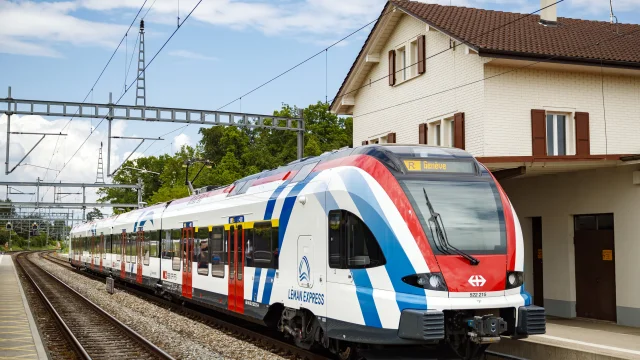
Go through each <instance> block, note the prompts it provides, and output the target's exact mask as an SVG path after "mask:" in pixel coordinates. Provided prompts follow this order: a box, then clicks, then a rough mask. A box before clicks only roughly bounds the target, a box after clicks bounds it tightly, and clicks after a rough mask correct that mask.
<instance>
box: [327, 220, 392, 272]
mask: <svg viewBox="0 0 640 360" xmlns="http://www.w3.org/2000/svg"><path fill="white" fill-rule="evenodd" d="M384 264H386V259H385V257H384V254H383V253H382V249H380V245H379V244H378V241H377V240H376V238H375V236H374V235H373V233H371V230H369V228H368V227H367V225H366V224H365V223H364V222H363V221H362V220H361V219H360V218H359V217H357V216H356V215H355V214H352V213H350V212H348V211H345V210H332V211H330V212H329V267H331V268H339V269H363V268H371V267H376V266H381V265H384Z"/></svg>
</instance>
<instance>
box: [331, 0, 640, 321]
mask: <svg viewBox="0 0 640 360" xmlns="http://www.w3.org/2000/svg"><path fill="white" fill-rule="evenodd" d="M553 3H554V1H553V0H542V2H541V4H540V5H541V6H540V8H545V9H544V10H542V11H541V12H539V13H536V14H533V15H529V16H527V15H526V14H516V13H508V12H499V11H488V10H482V9H473V8H465V7H456V6H440V5H435V4H426V3H421V2H416V1H406V0H390V1H389V2H388V3H387V4H386V5H385V6H384V8H383V9H382V12H381V15H380V17H379V19H378V21H377V23H376V24H375V26H374V28H373V29H372V31H371V33H370V34H369V36H368V38H367V40H366V42H365V44H364V46H363V47H362V49H361V51H360V53H359V55H358V57H357V58H356V60H355V62H354V64H353V66H352V67H351V69H350V71H349V73H348V75H347V77H346V78H345V79H344V82H343V84H342V86H341V88H340V90H339V92H338V94H337V97H336V98H335V100H334V101H333V103H332V105H331V110H332V111H333V112H335V113H337V114H343V115H351V116H353V118H354V122H353V138H354V145H360V144H371V143H404V144H418V143H420V144H429V145H438V146H455V147H459V148H463V149H465V150H467V151H469V152H470V153H471V154H473V155H474V156H475V157H477V158H478V159H479V161H481V162H482V163H483V164H484V165H485V166H486V167H487V168H489V169H490V170H491V171H492V172H493V173H494V175H495V176H496V178H497V179H498V180H499V181H500V182H501V184H502V185H503V187H504V188H505V190H506V192H507V193H508V195H509V197H510V199H511V201H512V203H513V205H514V207H515V209H516V212H517V213H518V216H519V219H520V223H521V224H522V227H523V232H524V237H525V252H526V253H525V256H526V257H525V259H526V260H525V272H526V277H525V278H526V288H527V290H528V291H529V292H530V293H531V294H532V295H533V298H534V303H535V304H538V305H542V306H544V307H545V308H546V311H547V314H548V315H554V316H559V317H565V318H575V317H579V318H590V319H600V320H606V321H611V322H616V323H618V324H621V325H628V326H635V327H640V156H639V155H638V154H640V26H638V25H634V24H615V23H614V24H612V23H609V22H598V21H587V20H580V19H571V18H563V17H557V9H556V7H557V6H556V5H552V4H553Z"/></svg>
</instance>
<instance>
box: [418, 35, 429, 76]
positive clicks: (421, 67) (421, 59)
mask: <svg viewBox="0 0 640 360" xmlns="http://www.w3.org/2000/svg"><path fill="white" fill-rule="evenodd" d="M425 45H426V36H424V35H420V36H418V74H424V73H425V71H426V70H427V63H426V58H427V51H426V47H425Z"/></svg>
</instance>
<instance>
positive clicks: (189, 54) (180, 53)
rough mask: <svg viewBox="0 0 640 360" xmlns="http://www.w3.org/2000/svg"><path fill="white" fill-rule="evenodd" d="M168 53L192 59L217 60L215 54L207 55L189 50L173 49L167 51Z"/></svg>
mask: <svg viewBox="0 0 640 360" xmlns="http://www.w3.org/2000/svg"><path fill="white" fill-rule="evenodd" d="M169 55H171V56H176V57H181V58H185V59H193V60H209V61H215V60H218V58H217V57H215V56H207V55H203V54H200V53H197V52H193V51H189V50H173V51H170V52H169Z"/></svg>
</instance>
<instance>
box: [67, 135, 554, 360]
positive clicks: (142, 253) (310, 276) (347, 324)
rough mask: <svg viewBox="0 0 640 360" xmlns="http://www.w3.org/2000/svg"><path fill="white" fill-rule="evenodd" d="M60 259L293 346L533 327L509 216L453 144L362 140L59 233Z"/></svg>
mask: <svg viewBox="0 0 640 360" xmlns="http://www.w3.org/2000/svg"><path fill="white" fill-rule="evenodd" d="M70 261H71V262H72V263H73V265H74V266H77V267H83V268H87V269H90V270H92V271H95V272H101V273H104V274H110V275H112V276H114V277H117V278H120V279H122V280H124V281H129V282H133V283H138V284H140V285H143V286H147V287H149V288H153V289H155V290H156V291H157V292H158V293H159V294H161V295H163V296H165V297H172V298H177V299H180V300H184V301H193V302H196V303H199V304H201V305H206V306H210V307H214V308H218V309H221V310H223V311H228V312H229V313H232V314H234V315H237V316H239V317H243V318H245V319H250V320H253V321H257V322H260V323H263V324H264V325H265V326H271V327H275V328H278V329H279V330H281V331H283V332H285V333H286V334H289V335H291V336H292V337H293V339H294V340H295V342H296V343H297V344H298V345H299V346H301V347H306V348H308V347H310V346H312V345H318V344H320V345H323V346H325V347H328V348H330V349H332V350H333V351H335V352H337V353H341V354H343V355H344V354H348V353H352V349H353V348H354V347H372V346H378V345H405V344H406V345H415V344H420V345H434V346H446V347H448V348H451V349H453V350H454V351H455V352H456V353H458V354H459V355H460V356H461V357H465V358H475V357H476V356H479V355H480V354H481V353H482V352H483V351H484V349H485V348H486V346H488V344H490V343H493V342H496V341H498V340H499V339H500V337H501V336H510V337H512V338H521V337H526V336H528V335H531V334H541V333H544V331H545V318H544V309H543V308H540V307H536V306H533V305H531V298H530V296H529V294H528V293H527V292H526V291H525V290H524V285H523V283H524V274H523V265H524V250H523V239H522V232H521V229H520V224H519V222H518V218H517V216H516V214H515V212H514V209H513V207H512V205H511V203H510V202H509V199H508V198H507V196H506V194H505V192H504V191H503V190H502V188H501V187H500V185H499V184H498V183H497V181H496V180H495V179H494V178H493V176H492V175H491V173H490V172H489V171H487V169H486V168H485V167H484V166H482V165H481V164H480V163H478V162H477V161H476V160H475V159H474V158H473V157H472V156H470V155H469V154H468V153H466V152H464V151H462V150H458V149H450V148H437V147H427V146H402V145H384V146H382V145H369V146H362V147H358V148H355V149H342V150H338V151H334V152H331V153H327V154H323V155H322V156H318V157H312V158H306V159H303V160H301V161H295V162H292V163H291V164H288V165H287V166H283V167H280V168H278V169H275V170H271V171H265V172H262V173H259V174H255V175H252V176H248V177H246V178H243V179H240V180H238V181H236V182H235V183H233V184H232V185H229V186H226V187H223V188H219V189H214V190H211V191H207V192H203V193H200V194H197V195H193V196H190V197H188V198H184V199H178V200H174V201H171V202H168V203H163V204H157V205H154V206H151V207H148V208H144V209H139V210H135V211H132V212H129V213H126V214H121V215H118V216H113V217H110V218H108V219H104V220H97V221H93V222H89V223H85V224H81V225H78V226H76V227H74V228H73V229H72V231H71V248H70Z"/></svg>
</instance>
